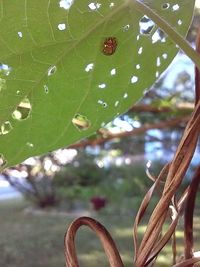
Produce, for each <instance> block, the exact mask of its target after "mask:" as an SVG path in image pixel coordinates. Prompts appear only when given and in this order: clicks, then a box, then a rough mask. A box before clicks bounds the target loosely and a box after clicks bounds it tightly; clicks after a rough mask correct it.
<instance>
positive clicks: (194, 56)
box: [131, 0, 200, 69]
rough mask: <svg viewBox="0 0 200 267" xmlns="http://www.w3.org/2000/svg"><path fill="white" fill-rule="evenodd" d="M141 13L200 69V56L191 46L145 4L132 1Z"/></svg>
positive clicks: (136, 0)
mask: <svg viewBox="0 0 200 267" xmlns="http://www.w3.org/2000/svg"><path fill="white" fill-rule="evenodd" d="M131 3H132V5H134V6H135V7H136V8H137V9H138V10H139V11H141V13H143V14H146V15H147V16H148V17H149V18H150V19H152V20H153V21H154V22H155V23H156V24H157V25H158V26H159V27H160V28H161V29H162V30H163V31H164V32H165V33H166V34H168V36H169V37H170V38H171V39H172V40H173V41H174V43H175V44H176V45H178V46H179V47H180V49H181V50H183V51H184V53H185V54H186V55H187V56H188V57H189V58H190V59H191V60H192V61H193V62H194V63H195V65H196V66H197V67H198V68H199V69H200V57H199V54H198V53H197V52H196V51H195V49H193V48H192V47H191V46H190V44H189V43H188V42H187V41H186V40H185V39H184V38H183V37H182V36H181V35H180V34H179V33H178V32H177V31H176V30H175V29H173V27H172V26H171V25H170V24H169V23H168V22H166V21H165V20H164V19H162V17H160V16H159V15H158V14H157V13H156V12H154V11H153V10H152V9H151V8H149V7H148V6H147V5H145V4H144V3H142V2H140V1H138V0H135V1H131Z"/></svg>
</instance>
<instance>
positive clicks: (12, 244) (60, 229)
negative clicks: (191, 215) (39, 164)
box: [0, 200, 200, 267]
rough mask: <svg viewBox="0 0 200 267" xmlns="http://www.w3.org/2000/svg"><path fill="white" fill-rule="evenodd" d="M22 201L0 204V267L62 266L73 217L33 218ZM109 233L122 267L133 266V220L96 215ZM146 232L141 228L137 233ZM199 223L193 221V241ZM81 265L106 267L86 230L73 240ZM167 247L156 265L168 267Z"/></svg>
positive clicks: (180, 251) (179, 244)
mask: <svg viewBox="0 0 200 267" xmlns="http://www.w3.org/2000/svg"><path fill="white" fill-rule="evenodd" d="M26 206H27V203H26V202H25V201H22V200H17V201H13V200H12V201H3V202H0V226H1V231H0V266H1V267H18V266H20V267H57V266H58V267H59V266H63V267H64V266H65V259H64V253H63V247H64V246H63V237H64V234H65V231H66V229H67V226H68V225H69V224H70V223H71V221H72V220H73V218H71V217H69V216H68V217H67V216H60V215H59V216H55V215H54V216H53V215H51V214H50V213H49V214H48V213H45V214H43V215H33V214H27V213H25V212H24V209H25V207H26ZM95 217H96V219H98V220H99V221H100V222H101V223H103V224H104V226H105V227H106V228H107V229H108V230H109V231H110V233H111V234H112V236H113V238H114V240H115V241H116V243H117V245H118V248H119V250H120V253H121V255H122V258H123V261H124V265H125V266H126V267H132V266H133V264H132V259H133V245H132V225H133V219H134V218H133V217H132V216H130V215H129V214H125V213H124V214H123V215H117V214H112V215H109V214H106V213H103V212H102V213H101V214H99V215H96V216H95ZM144 230H145V227H144V225H141V227H140V229H139V233H140V234H141V235H142V234H143V232H144ZM199 230H200V223H199V221H198V219H197V218H195V233H196V238H197V239H198V237H200V234H199ZM177 237H178V246H177V249H178V252H179V253H182V251H183V248H182V237H183V232H182V231H181V230H178V232H177ZM76 244H77V250H78V255H79V262H80V266H87V267H90V266H95V267H106V266H108V265H109V264H108V262H107V260H106V258H105V256H104V251H103V249H102V248H101V244H100V242H99V241H98V239H97V238H96V236H95V235H94V234H93V233H92V232H91V231H90V230H88V229H87V228H85V227H84V228H82V229H81V231H79V234H78V236H77V240H76ZM170 259H171V251H170V246H167V247H166V248H165V250H164V251H163V252H162V254H161V256H160V257H159V258H158V261H157V263H156V265H155V266H157V267H161V266H163V267H165V266H171V261H170Z"/></svg>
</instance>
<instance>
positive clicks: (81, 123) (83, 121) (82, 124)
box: [72, 114, 91, 131]
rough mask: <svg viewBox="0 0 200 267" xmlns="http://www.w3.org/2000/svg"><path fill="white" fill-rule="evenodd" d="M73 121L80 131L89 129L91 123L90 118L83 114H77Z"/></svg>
mask: <svg viewBox="0 0 200 267" xmlns="http://www.w3.org/2000/svg"><path fill="white" fill-rule="evenodd" d="M72 123H73V124H74V126H75V127H76V128H78V130H80V131H83V130H87V129H88V128H89V127H90V125H91V123H90V121H89V120H88V118H87V117H86V116H83V115H81V114H76V115H75V116H74V118H73V119H72Z"/></svg>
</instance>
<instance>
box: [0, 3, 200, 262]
mask: <svg viewBox="0 0 200 267" xmlns="http://www.w3.org/2000/svg"><path fill="white" fill-rule="evenodd" d="M199 8H200V1H196V10H195V17H194V21H193V24H192V27H191V29H190V31H189V33H188V36H187V39H188V41H189V42H190V43H191V44H192V45H193V46H195V38H196V34H197V28H198V27H199V25H200V9H199ZM193 107H194V66H193V63H192V62H191V61H190V60H189V59H188V58H187V57H186V56H185V55H184V54H182V53H181V52H180V53H179V54H178V55H177V56H176V58H175V59H174V61H173V63H172V64H171V65H170V67H169V68H168V69H167V71H166V72H165V73H164V74H163V75H162V76H161V78H160V79H159V80H158V81H157V82H156V83H155V84H154V86H153V87H152V88H150V89H149V90H148V91H146V92H145V93H144V97H143V99H141V101H139V102H138V103H137V105H135V106H133V107H132V108H131V109H130V110H129V111H128V112H127V113H126V114H124V115H122V116H120V117H118V118H116V119H114V120H113V121H112V122H110V123H109V124H107V125H105V126H104V127H103V128H101V129H99V131H98V132H97V133H96V134H95V135H94V136H91V137H90V138H88V139H85V140H81V141H80V142H79V143H77V144H74V145H72V146H71V147H70V148H65V149H60V150H58V151H54V152H51V153H49V154H48V155H43V156H40V157H34V158H30V159H27V160H26V161H25V162H23V163H22V164H20V165H18V166H15V167H12V168H9V169H7V170H6V171H4V172H3V173H2V174H1V175H0V225H1V231H0V266H3V267H16V266H21V267H35V266H37V267H47V266H48V267H53V266H54V267H55V266H64V264H65V263H64V262H65V261H64V253H63V250H64V245H63V240H64V234H65V231H66V229H67V227H68V226H69V224H70V223H71V222H72V221H73V220H74V219H75V218H77V217H79V216H82V215H86V216H92V217H93V218H96V219H98V220H99V221H100V222H101V223H103V224H104V225H105V227H106V228H107V229H108V230H109V231H110V233H111V234H112V236H113V238H114V240H115V241H116V243H117V245H118V247H119V250H120V253H121V255H122V258H123V261H124V263H125V266H127V267H129V266H132V261H133V241H132V225H133V222H134V218H135V216H136V212H137V210H138V208H139V205H140V203H141V201H142V199H143V197H144V195H145V193H146V192H147V190H148V189H149V187H150V186H151V185H152V181H151V180H150V179H149V178H148V177H147V175H146V169H147V168H148V169H149V171H150V172H151V173H152V175H154V176H156V175H158V173H159V171H160V170H161V168H162V167H163V166H164V164H166V163H167V162H169V161H170V160H171V159H172V157H173V155H174V152H175V151H176V148H177V145H178V143H179V141H180V138H181V136H182V133H183V130H184V128H185V126H186V123H187V121H188V119H189V116H190V114H191V112H192V110H193ZM199 155H200V146H199V145H198V147H197V149H196V153H195V155H194V158H193V160H192V164H191V166H190V169H189V170H188V172H187V175H186V177H185V180H184V181H183V184H182V187H181V189H180V191H183V190H184V188H186V186H187V184H188V183H189V181H190V179H191V177H192V174H193V172H194V170H195V168H196V166H197V165H198V164H199V159H200V157H199ZM159 194H160V193H159V191H158V192H156V194H155V196H154V198H153V199H152V201H151V202H150V204H149V210H148V211H147V214H146V217H145V218H146V219H144V220H143V222H142V224H141V226H140V227H139V235H140V236H141V237H142V234H143V233H144V231H145V223H146V222H147V220H148V216H149V215H150V214H151V211H152V208H153V207H154V206H155V203H156V201H157V200H158V199H159ZM199 203H200V199H197V211H196V213H197V214H196V215H195V218H194V222H195V238H196V240H197V239H198V237H200V234H199V230H200V222H199V221H198V219H197V217H196V216H197V215H198V213H199V208H198V207H199ZM166 227H167V226H166ZM182 240H183V231H182V222H181V221H180V225H179V228H178V229H177V252H178V256H181V253H182V252H183V247H182V242H183V241H182ZM77 248H78V255H79V261H80V265H81V266H95V267H98V266H101V267H104V266H108V263H107V260H106V258H105V256H104V252H103V250H102V248H101V244H100V242H99V241H98V239H97V238H96V237H95V235H94V234H93V233H92V232H91V231H89V230H88V229H87V228H83V229H82V230H81V231H79V234H78V236H77ZM170 249H171V248H170V243H169V244H168V246H167V247H166V248H165V249H164V250H163V252H162V253H161V255H160V256H159V258H158V261H157V264H156V266H170V265H171V258H172V256H171V250H170Z"/></svg>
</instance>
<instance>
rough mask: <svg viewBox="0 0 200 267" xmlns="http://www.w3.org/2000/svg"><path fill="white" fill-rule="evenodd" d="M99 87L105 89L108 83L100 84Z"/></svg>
mask: <svg viewBox="0 0 200 267" xmlns="http://www.w3.org/2000/svg"><path fill="white" fill-rule="evenodd" d="M98 87H99V88H100V89H105V88H106V84H105V83H102V84H99V85H98Z"/></svg>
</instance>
